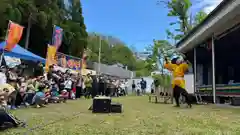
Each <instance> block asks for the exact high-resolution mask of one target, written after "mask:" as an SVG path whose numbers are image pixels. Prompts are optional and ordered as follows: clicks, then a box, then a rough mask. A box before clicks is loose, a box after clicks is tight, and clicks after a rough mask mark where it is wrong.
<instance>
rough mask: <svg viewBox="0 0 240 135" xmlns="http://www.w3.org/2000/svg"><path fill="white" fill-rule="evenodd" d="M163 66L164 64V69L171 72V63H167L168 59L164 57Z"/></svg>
mask: <svg viewBox="0 0 240 135" xmlns="http://www.w3.org/2000/svg"><path fill="white" fill-rule="evenodd" d="M164 59H165V64H164V68H166V69H168V70H170V71H172V63H171V62H169V61H168V59H167V58H166V57H165V58H164Z"/></svg>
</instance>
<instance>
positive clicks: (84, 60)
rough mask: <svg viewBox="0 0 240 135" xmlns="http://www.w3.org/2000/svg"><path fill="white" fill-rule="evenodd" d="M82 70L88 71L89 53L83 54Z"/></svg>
mask: <svg viewBox="0 0 240 135" xmlns="http://www.w3.org/2000/svg"><path fill="white" fill-rule="evenodd" d="M81 64H82V66H81V67H82V69H86V68H87V53H86V51H84V52H83V56H82V62H81Z"/></svg>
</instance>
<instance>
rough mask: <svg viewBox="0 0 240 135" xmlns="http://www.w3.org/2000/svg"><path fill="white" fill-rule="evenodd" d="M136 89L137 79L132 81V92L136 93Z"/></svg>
mask: <svg viewBox="0 0 240 135" xmlns="http://www.w3.org/2000/svg"><path fill="white" fill-rule="evenodd" d="M135 91H136V84H135V81H134V80H133V81H132V94H134V93H135Z"/></svg>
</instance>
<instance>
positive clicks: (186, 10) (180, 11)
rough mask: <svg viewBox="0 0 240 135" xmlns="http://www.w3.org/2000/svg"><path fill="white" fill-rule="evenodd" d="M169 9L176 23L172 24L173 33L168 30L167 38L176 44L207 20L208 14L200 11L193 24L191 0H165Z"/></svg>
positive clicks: (169, 13)
mask: <svg viewBox="0 0 240 135" xmlns="http://www.w3.org/2000/svg"><path fill="white" fill-rule="evenodd" d="M160 2H163V3H164V4H165V5H166V7H167V8H168V16H169V17H175V18H176V21H174V22H171V23H170V26H174V25H177V28H176V26H174V29H173V30H172V31H171V30H169V29H167V30H166V33H167V38H168V39H172V40H173V41H174V43H176V42H177V41H179V40H181V39H182V38H183V37H184V36H185V35H186V34H187V33H188V32H189V31H190V30H191V29H192V28H193V27H194V26H196V25H197V24H199V23H201V22H202V20H204V19H205V17H206V16H207V14H206V13H205V12H204V11H202V10H201V11H199V12H198V13H197V14H196V15H195V17H194V23H192V14H191V12H190V8H191V6H192V3H191V0H163V1H160Z"/></svg>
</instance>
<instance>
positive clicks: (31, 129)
mask: <svg viewBox="0 0 240 135" xmlns="http://www.w3.org/2000/svg"><path fill="white" fill-rule="evenodd" d="M82 113H83V112H78V113H73V114H72V115H71V116H66V117H63V118H60V119H57V120H54V121H50V122H48V123H45V124H39V125H37V126H34V127H32V128H29V129H27V131H26V132H25V133H24V135H27V134H28V133H29V132H33V131H37V130H40V129H43V128H44V127H46V126H49V125H53V124H55V123H57V122H60V121H64V120H69V121H70V120H72V119H74V118H77V117H79V116H80V114H82Z"/></svg>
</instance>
